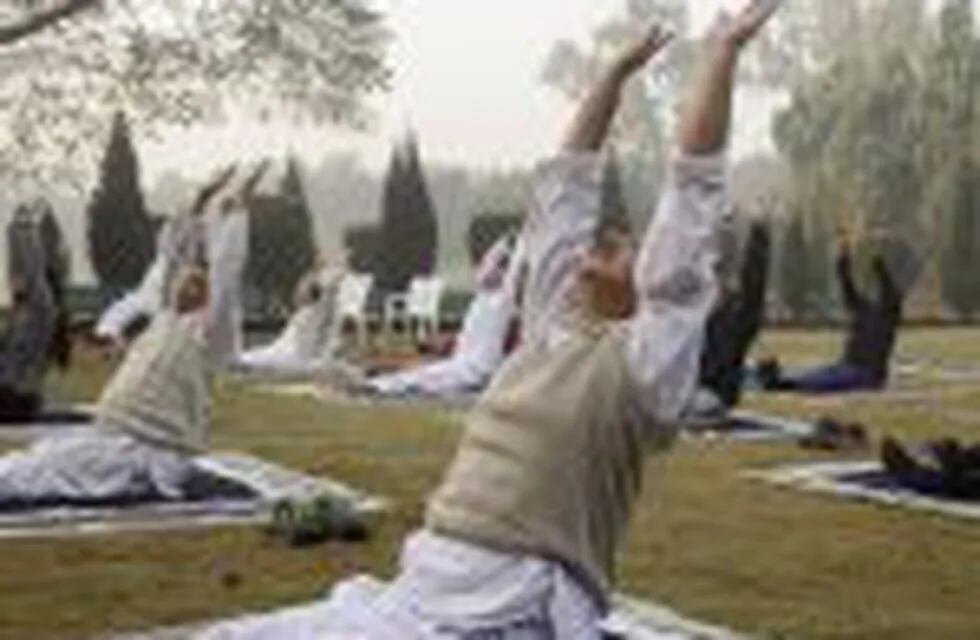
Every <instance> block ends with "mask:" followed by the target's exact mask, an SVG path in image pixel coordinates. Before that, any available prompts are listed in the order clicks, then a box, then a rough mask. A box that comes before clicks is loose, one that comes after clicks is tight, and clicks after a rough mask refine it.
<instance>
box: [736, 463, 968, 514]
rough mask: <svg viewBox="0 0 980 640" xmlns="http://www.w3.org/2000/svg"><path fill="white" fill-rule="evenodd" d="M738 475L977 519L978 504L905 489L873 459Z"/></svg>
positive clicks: (808, 464) (811, 464) (792, 487)
mask: <svg viewBox="0 0 980 640" xmlns="http://www.w3.org/2000/svg"><path fill="white" fill-rule="evenodd" d="M742 475H743V476H745V477H746V478H750V479H753V480H761V481H763V482H767V483H769V484H772V485H775V486H779V487H787V488H791V489H796V490H799V491H805V492H809V493H816V494H823V495H829V496H836V497H838V498H844V499H851V500H863V501H866V502H872V503H875V504H880V505H885V506H889V507H899V508H904V509H911V510H913V511H920V512H931V513H938V514H942V515H947V516H953V517H957V518H967V519H971V520H980V501H969V500H956V499H952V498H943V497H938V496H932V495H927V494H924V493H919V492H916V491H913V490H911V489H907V488H905V487H902V486H900V485H897V484H896V483H894V482H893V481H891V480H890V479H888V478H887V475H886V474H885V473H884V470H883V469H882V467H881V464H880V463H879V462H878V461H875V460H870V461H869V460H866V461H838V462H808V463H802V464H789V465H782V466H778V467H773V468H767V469H753V470H749V471H744V472H742Z"/></svg>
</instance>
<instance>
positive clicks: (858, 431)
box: [799, 416, 868, 451]
mask: <svg viewBox="0 0 980 640" xmlns="http://www.w3.org/2000/svg"><path fill="white" fill-rule="evenodd" d="M799 444H800V446H801V447H803V448H805V449H821V450H824V451H847V450H859V449H865V448H867V446H868V432H867V429H865V427H864V425H862V424H860V423H858V422H850V423H847V424H844V423H842V422H838V421H837V420H835V419H834V418H830V417H827V416H824V417H822V418H820V420H818V421H817V424H816V426H815V427H814V429H813V433H811V434H809V435H807V436H803V437H802V438H800V439H799Z"/></svg>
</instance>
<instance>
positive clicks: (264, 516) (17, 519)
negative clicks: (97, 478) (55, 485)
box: [0, 453, 386, 540]
mask: <svg viewBox="0 0 980 640" xmlns="http://www.w3.org/2000/svg"><path fill="white" fill-rule="evenodd" d="M196 463H197V464H198V465H199V467H200V468H201V469H202V470H204V471H207V472H209V473H211V474H213V475H215V476H217V477H219V478H226V479H228V480H230V481H232V482H235V483H238V484H240V485H242V486H244V487H246V488H248V489H249V490H251V491H252V492H253V493H254V497H251V498H220V499H214V500H201V501H186V502H155V503H143V504H139V505H125V506H76V507H65V506H61V507H42V508H38V509H33V510H23V509H18V510H16V511H10V512H0V540H3V539H17V538H63V537H75V536H83V535H100V534H109V533H128V532H139V531H166V530H174V529H192V528H200V527H214V526H219V525H256V524H263V523H265V522H266V521H267V520H268V516H269V510H270V508H271V506H272V504H273V503H274V502H275V501H276V500H279V499H281V498H292V499H299V500H302V499H308V498H310V497H312V496H315V495H323V494H326V495H332V496H336V497H338V498H341V499H347V500H350V501H351V502H352V503H353V504H354V506H355V508H356V509H357V510H358V511H360V512H361V513H364V514H366V515H376V514H378V513H380V512H381V511H382V510H384V509H385V507H386V502H385V501H384V500H383V499H381V498H378V497H375V496H370V495H368V494H366V493H363V492H360V491H357V490H355V489H352V488H350V487H348V486H346V485H344V484H343V483H340V482H338V481H336V480H332V479H329V478H323V477H313V476H310V475H307V474H304V473H301V472H298V471H293V470H290V469H286V468H284V467H280V466H279V465H276V464H274V463H271V462H268V461H265V460H261V459H259V458H255V457H252V456H249V455H244V454H237V453H226V454H216V455H211V456H202V457H200V458H198V459H197V460H196Z"/></svg>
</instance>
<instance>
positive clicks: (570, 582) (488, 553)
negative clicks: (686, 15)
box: [203, 1, 776, 640]
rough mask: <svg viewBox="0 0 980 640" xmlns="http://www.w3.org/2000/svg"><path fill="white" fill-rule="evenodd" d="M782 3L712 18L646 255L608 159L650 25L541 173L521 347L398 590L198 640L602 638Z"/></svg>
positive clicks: (692, 374)
mask: <svg viewBox="0 0 980 640" xmlns="http://www.w3.org/2000/svg"><path fill="white" fill-rule="evenodd" d="M775 6H776V5H775V3H773V2H761V1H760V2H755V3H753V4H751V5H750V6H749V7H748V8H746V9H745V10H744V11H741V12H739V13H738V14H737V15H734V16H728V15H724V14H723V15H722V16H721V18H720V19H719V20H718V23H717V25H716V28H715V29H714V30H713V32H712V34H711V36H710V38H709V39H708V43H707V45H706V47H705V54H704V58H705V59H704V65H703V71H702V73H701V74H700V76H699V78H698V80H697V81H696V82H695V83H694V84H693V86H692V88H691V92H690V94H689V96H688V98H687V101H686V103H685V105H684V107H683V109H682V115H681V119H680V128H679V134H678V140H677V151H676V153H675V154H674V155H673V158H672V160H671V161H670V168H669V171H668V174H667V178H666V182H665V184H664V188H663V195H662V198H661V201H660V204H659V208H658V211H657V212H656V215H655V216H654V218H653V221H652V223H651V224H650V226H649V227H648V229H647V230H646V234H645V236H644V238H643V240H642V242H641V244H640V248H639V252H638V254H636V255H635V253H636V252H635V250H634V244H633V242H632V240H631V238H630V237H629V235H628V234H627V232H626V231H625V230H624V229H623V228H622V227H621V226H619V225H616V224H609V225H602V224H600V218H601V215H600V211H601V206H600V190H601V189H600V185H601V177H602V166H603V162H602V159H601V157H600V154H599V150H600V148H601V146H602V144H603V141H604V139H605V137H606V134H607V132H608V130H609V125H610V122H611V120H612V118H613V116H614V115H615V113H616V110H617V104H618V102H619V97H620V92H621V90H622V88H623V85H624V83H625V82H626V81H627V80H628V79H630V78H631V77H632V76H633V75H634V74H635V73H636V72H637V71H639V70H640V69H641V68H642V67H643V66H645V65H646V64H647V62H648V61H649V60H650V59H651V58H652V57H653V56H654V54H656V52H657V51H659V50H660V49H661V48H663V47H664V46H665V45H666V44H667V42H668V41H669V39H670V35H669V33H668V32H667V31H666V30H665V29H663V28H662V27H660V26H655V27H653V28H651V29H650V30H649V31H648V32H647V33H646V34H645V35H644V37H643V38H641V39H639V40H637V41H636V42H633V43H631V44H629V45H628V46H626V47H624V48H623V50H622V51H621V52H620V53H619V54H618V55H617V56H616V57H615V59H614V60H613V62H612V63H611V64H610V65H609V66H608V67H607V68H606V70H605V71H604V72H603V74H602V76H601V78H600V79H599V81H598V83H597V84H596V86H595V87H594V88H593V90H592V91H591V92H590V94H589V95H588V96H587V97H586V99H585V101H584V103H583V104H582V106H581V107H580V109H579V112H578V115H577V116H576V118H575V120H574V122H573V123H572V127H571V129H570V130H569V133H568V135H567V137H566V140H565V143H564V145H563V147H562V149H561V151H560V152H559V154H558V156H557V157H556V158H554V159H552V160H550V161H547V162H545V163H544V164H543V165H542V166H541V167H540V169H539V171H538V174H537V185H536V188H535V190H534V195H533V203H532V205H531V210H530V213H529V215H528V218H527V220H526V226H525V229H524V232H523V233H524V236H523V237H524V241H525V249H524V251H525V260H526V261H527V270H528V271H527V278H526V281H525V283H524V291H525V293H524V306H523V322H522V341H521V345H520V347H519V348H518V349H517V351H515V352H514V353H513V354H512V355H511V356H510V357H509V358H508V359H507V361H506V362H505V363H504V365H503V367H501V369H500V370H499V371H498V372H497V374H496V375H495V376H494V379H493V380H492V381H491V383H490V385H489V387H488V388H487V390H486V391H484V393H483V395H482V396H481V398H480V399H479V400H478V402H477V404H476V405H475V407H474V408H473V409H472V410H471V411H470V412H469V414H468V415H467V416H466V417H465V418H464V434H463V436H462V438H461V440H460V443H459V446H458V449H457V452H456V455H455V458H454V460H453V461H452V463H451V464H450V466H449V468H448V470H447V471H446V473H445V476H444V478H443V481H442V483H441V485H440V486H439V487H438V488H437V490H436V491H435V493H434V495H432V496H431V499H430V501H429V503H428V508H427V511H426V514H425V518H424V524H423V527H422V529H421V530H420V531H419V532H417V533H415V534H413V535H412V536H410V537H409V538H408V540H407V542H406V543H405V545H404V548H403V551H402V555H401V561H400V570H399V573H398V575H397V576H396V577H395V578H394V580H393V581H392V582H391V583H390V584H388V585H386V586H381V585H377V584H374V585H372V584H371V583H369V582H367V581H366V579H363V578H362V579H359V580H354V581H351V582H347V583H342V584H340V585H338V586H337V587H336V588H335V589H334V592H333V594H332V596H331V598H330V600H329V601H327V602H326V603H325V604H324V605H323V606H322V608H320V609H319V610H318V611H306V612H304V613H302V614H300V615H298V616H297V618H295V619H293V620H292V621H291V620H290V616H291V615H295V614H291V613H290V612H286V613H284V614H282V617H272V618H268V619H265V620H262V619H260V620H258V621H254V620H253V621H252V622H251V623H246V624H242V625H241V626H240V627H238V629H237V630H236V629H228V628H224V629H222V628H221V627H220V626H219V627H218V628H216V629H214V630H213V631H211V632H209V633H210V635H209V633H205V634H204V636H203V637H205V638H208V637H221V638H229V637H231V638H261V637H274V635H272V634H270V631H272V630H275V629H280V630H281V631H282V632H283V633H286V634H287V635H290V637H303V638H305V637H311V638H312V637H317V638H367V639H372V640H386V639H389V638H390V639H395V638H397V639H399V640H402V639H406V638H425V639H429V638H433V639H434V638H454V639H467V638H489V637H492V638H503V639H517V638H520V639H542V640H543V639H545V638H561V639H562V640H584V639H589V640H598V639H599V638H600V637H601V635H602V632H601V630H600V622H601V620H602V618H603V617H604V616H605V615H606V614H607V613H608V612H609V609H610V596H611V590H612V587H613V580H614V565H615V561H616V556H617V553H618V552H619V551H620V549H621V545H622V542H623V538H624V534H625V531H626V527H627V525H628V523H629V520H630V516H631V514H632V511H633V508H634V505H635V502H636V500H637V498H638V496H639V494H640V490H641V487H642V484H643V469H644V466H645V464H644V463H645V458H644V454H646V453H649V452H655V451H662V450H663V449H664V448H665V447H666V446H667V445H668V444H669V443H670V442H671V441H672V439H673V437H674V435H675V433H676V429H677V426H678V423H679V421H680V418H681V414H682V411H683V409H684V408H685V407H686V406H687V404H688V402H689V401H690V397H691V395H692V394H693V392H694V389H695V386H696V384H697V378H698V361H699V357H700V352H701V344H702V340H703V335H704V325H705V321H706V318H707V316H708V314H709V313H710V312H711V309H712V308H713V306H714V302H715V297H716V289H717V286H716V282H715V272H714V263H715V261H716V259H717V256H718V251H717V244H718V242H719V238H718V235H719V226H720V223H721V219H722V217H723V216H724V215H725V212H726V210H727V208H728V204H727V202H728V197H727V188H726V176H725V174H726V161H725V148H726V145H727V141H728V132H729V121H730V118H731V116H730V112H731V99H732V98H731V94H732V88H733V83H734V77H735V71H736V66H737V62H738V59H739V54H740V52H741V51H742V48H743V46H744V45H745V44H746V43H747V42H748V41H749V40H751V39H752V36H753V35H754V34H755V33H756V31H758V29H759V28H760V27H761V26H762V25H763V24H764V23H765V22H766V20H767V19H768V18H769V16H770V15H771V14H772V13H773V12H774V10H775ZM300 627H305V628H304V629H300ZM263 634H265V635H263Z"/></svg>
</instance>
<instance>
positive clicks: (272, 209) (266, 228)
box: [245, 158, 316, 313]
mask: <svg viewBox="0 0 980 640" xmlns="http://www.w3.org/2000/svg"><path fill="white" fill-rule="evenodd" d="M315 257H316V243H315V241H314V237H313V226H312V222H311V220H310V212H309V208H308V207H307V204H306V194H305V191H304V189H303V183H302V178H301V176H300V168H299V163H298V162H297V161H296V160H295V159H294V158H290V159H289V161H288V162H287V163H286V171H285V173H284V174H283V177H282V181H281V182H280V184H279V190H278V192H277V193H275V194H273V195H267V196H261V195H260V196H255V197H253V198H252V201H251V202H250V203H249V256H248V263H247V264H246V266H245V281H246V283H247V284H248V286H249V288H250V290H251V292H252V294H253V295H255V296H256V298H257V299H258V300H259V301H260V304H261V307H262V309H263V310H264V311H265V312H266V313H275V312H279V311H282V310H284V309H287V308H289V305H290V303H291V300H292V295H293V289H294V288H295V286H296V283H297V282H298V281H299V279H300V278H301V277H302V276H303V274H304V273H306V271H308V270H309V269H310V267H312V265H313V263H314V259H315Z"/></svg>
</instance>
